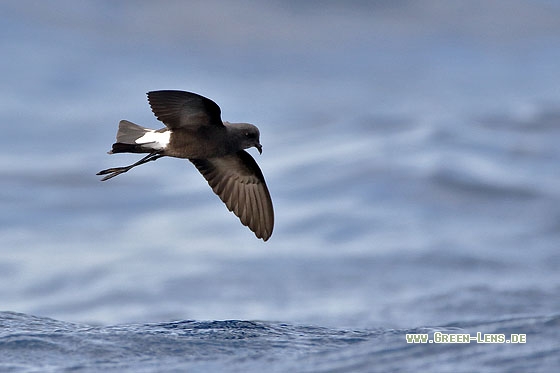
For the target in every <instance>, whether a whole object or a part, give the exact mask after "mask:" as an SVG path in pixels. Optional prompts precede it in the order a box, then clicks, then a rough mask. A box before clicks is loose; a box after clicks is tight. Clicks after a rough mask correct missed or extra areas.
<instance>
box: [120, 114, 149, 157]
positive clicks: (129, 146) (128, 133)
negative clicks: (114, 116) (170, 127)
mask: <svg viewBox="0 0 560 373" xmlns="http://www.w3.org/2000/svg"><path fill="white" fill-rule="evenodd" d="M152 131H153V130H151V129H148V128H144V127H140V126H139V125H137V124H134V123H132V122H129V121H128V120H121V121H120V122H119V130H118V131H117V142H116V143H114V144H113V147H112V149H111V151H109V154H113V153H151V152H153V151H154V150H155V149H153V148H152V147H151V146H148V144H142V143H137V142H136V140H138V139H140V138H141V137H142V136H144V135H145V134H146V133H148V132H152Z"/></svg>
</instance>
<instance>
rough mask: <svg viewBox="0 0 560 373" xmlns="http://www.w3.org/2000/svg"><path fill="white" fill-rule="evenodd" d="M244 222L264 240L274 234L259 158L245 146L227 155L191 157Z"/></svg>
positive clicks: (269, 199)
mask: <svg viewBox="0 0 560 373" xmlns="http://www.w3.org/2000/svg"><path fill="white" fill-rule="evenodd" d="M189 160H190V161H191V162H192V163H193V164H194V165H195V166H196V168H197V169H198V171H200V173H201V174H202V176H204V178H205V179H206V180H207V181H208V184H209V185H210V187H212V190H214V193H216V194H217V195H218V196H219V197H220V199H221V200H222V201H223V202H224V203H225V204H226V206H227V208H228V209H229V210H230V211H232V212H233V213H234V214H235V215H237V217H239V219H240V220H241V223H242V224H243V225H245V226H247V227H249V229H251V230H252V231H253V232H254V233H255V235H256V236H257V237H258V238H262V239H263V240H264V241H266V240H268V239H269V238H270V236H271V235H272V229H273V227H274V210H273V208H272V199H271V198H270V193H269V192H268V188H267V186H266V183H265V180H264V176H263V174H262V172H261V170H260V168H259V166H258V165H257V162H255V160H254V159H253V157H251V155H249V153H247V152H246V151H244V150H240V151H238V152H237V153H236V154H231V155H227V156H225V157H218V158H208V159H189Z"/></svg>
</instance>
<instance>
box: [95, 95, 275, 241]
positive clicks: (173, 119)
mask: <svg viewBox="0 0 560 373" xmlns="http://www.w3.org/2000/svg"><path fill="white" fill-rule="evenodd" d="M147 96H148V103H149V104H150V107H151V109H152V112H153V113H154V115H155V116H156V118H157V119H158V120H159V121H161V122H163V124H164V125H165V127H164V128H161V129H158V130H153V129H150V128H144V127H142V126H139V125H137V124H135V123H132V122H130V121H128V120H121V121H120V122H119V128H118V131H117V140H116V142H115V143H114V144H113V145H112V148H111V150H110V151H109V152H108V154H115V153H148V155H146V156H145V157H144V158H142V159H140V160H139V161H138V162H136V163H133V164H131V165H129V166H124V167H113V168H108V169H106V170H102V171H99V172H98V173H97V175H106V176H104V177H103V178H102V179H101V181H106V180H109V179H111V178H113V177H115V176H118V175H120V174H122V173H125V172H127V171H129V170H130V169H132V168H134V167H137V166H140V165H142V164H144V163H148V162H150V161H155V160H157V159H159V158H162V157H175V158H183V159H188V160H189V161H190V162H191V163H192V164H193V165H194V166H195V167H196V169H197V170H198V171H199V172H200V173H201V174H202V176H203V177H204V178H205V179H206V181H207V182H208V185H209V186H210V187H211V188H212V190H213V191H214V193H215V194H216V195H217V196H218V197H219V198H220V199H221V200H222V201H223V202H224V203H225V205H226V207H227V208H228V210H229V211H231V212H233V213H234V214H235V215H236V216H237V217H238V218H239V220H240V221H241V223H242V224H243V225H245V226H247V227H248V228H249V229H250V230H251V231H253V233H254V234H255V236H256V237H257V238H260V239H262V240H263V241H267V240H268V239H269V238H270V236H271V235H272V230H273V228H274V209H273V206H272V199H271V197H270V192H269V190H268V187H267V185H266V181H265V179H264V176H263V173H262V171H261V169H260V168H259V166H258V164H257V162H256V161H255V160H254V158H253V157H252V156H251V155H250V154H249V153H248V152H246V151H245V149H249V148H251V147H255V148H256V149H257V150H258V152H259V154H262V146H261V144H260V132H259V129H258V128H257V127H256V126H255V125H253V124H249V123H229V122H224V121H222V118H221V109H220V107H219V106H218V105H217V104H216V103H215V102H214V101H212V100H210V99H209V98H206V97H204V96H201V95H199V94H196V93H192V92H185V91H177V90H162V91H151V92H148V93H147Z"/></svg>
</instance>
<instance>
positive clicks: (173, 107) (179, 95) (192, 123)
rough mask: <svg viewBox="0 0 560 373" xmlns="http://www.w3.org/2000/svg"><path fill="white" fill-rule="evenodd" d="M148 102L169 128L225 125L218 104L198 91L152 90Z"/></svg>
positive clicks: (158, 117)
mask: <svg viewBox="0 0 560 373" xmlns="http://www.w3.org/2000/svg"><path fill="white" fill-rule="evenodd" d="M148 102H149V103H150V106H151V108H152V111H153V113H154V115H155V116H156V118H157V119H159V120H160V121H162V122H163V123H164V124H165V125H166V126H167V127H168V128H169V129H176V128H192V129H196V128H198V127H200V126H207V125H213V126H223V123H222V119H221V116H220V115H221V111H220V107H219V106H218V104H216V103H215V102H214V101H212V100H210V99H209V98H206V97H203V96H200V95H197V94H196V93H191V92H184V91H152V92H148Z"/></svg>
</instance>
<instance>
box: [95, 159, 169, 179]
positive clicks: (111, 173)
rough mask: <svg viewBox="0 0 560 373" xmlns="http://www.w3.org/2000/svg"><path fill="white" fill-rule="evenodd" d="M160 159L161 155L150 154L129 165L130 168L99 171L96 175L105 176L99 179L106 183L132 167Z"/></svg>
mask: <svg viewBox="0 0 560 373" xmlns="http://www.w3.org/2000/svg"><path fill="white" fill-rule="evenodd" d="M161 157H163V154H159V153H150V154H148V155H147V156H145V157H144V158H142V159H141V160H139V161H138V162H136V163H133V164H131V165H130V166H124V167H113V168H108V169H106V170H102V171H99V172H98V173H97V175H107V176H105V177H104V178H103V179H101V181H106V180H109V179H111V178H113V177H115V176H117V175H120V174H122V173H125V172H126V171H128V170H130V169H131V168H133V167H136V166H140V165H141V164H144V163H148V162H150V161H155V160H156V159H158V158H161Z"/></svg>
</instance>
